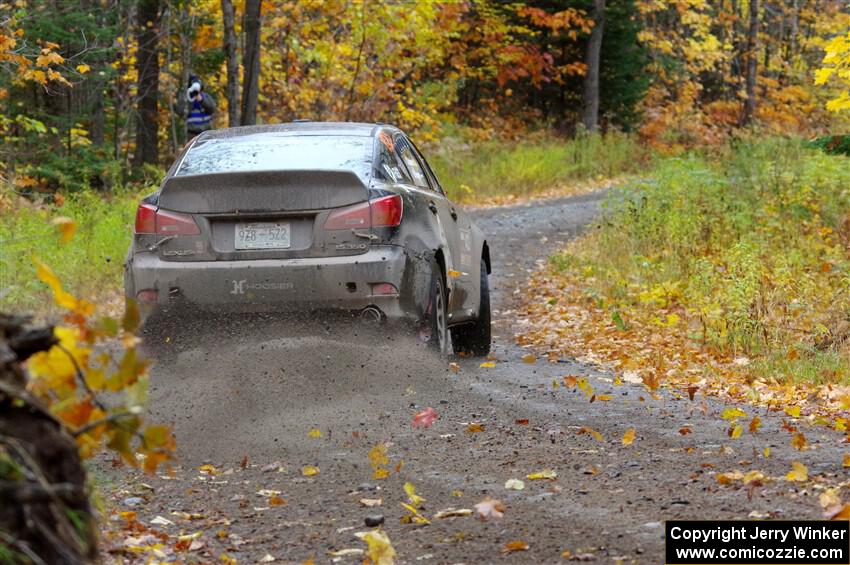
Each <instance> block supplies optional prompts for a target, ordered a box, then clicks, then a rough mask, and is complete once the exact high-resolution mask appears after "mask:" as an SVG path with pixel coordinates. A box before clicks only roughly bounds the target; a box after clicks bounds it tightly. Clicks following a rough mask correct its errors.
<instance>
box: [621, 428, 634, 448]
mask: <svg viewBox="0 0 850 565" xmlns="http://www.w3.org/2000/svg"><path fill="white" fill-rule="evenodd" d="M635 433H636V432H635V429H634V428H629V429H628V430H626V433H624V434H623V445H631V444H632V442H633V441H634V440H635Z"/></svg>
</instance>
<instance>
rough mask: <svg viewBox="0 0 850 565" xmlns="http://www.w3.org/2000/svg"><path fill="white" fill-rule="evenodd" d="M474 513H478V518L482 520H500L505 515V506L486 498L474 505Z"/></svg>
mask: <svg viewBox="0 0 850 565" xmlns="http://www.w3.org/2000/svg"><path fill="white" fill-rule="evenodd" d="M475 511H476V512H478V517H479V518H481V519H482V520H486V519H488V518H501V517H502V516H503V515H504V513H505V505H504V504H502V501H500V500H496V499H495V498H490V497H489V496H488V497H486V498H485V499H484V500H482V501H481V502H479V503H478V504H476V505H475Z"/></svg>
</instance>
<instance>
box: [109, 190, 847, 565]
mask: <svg viewBox="0 0 850 565" xmlns="http://www.w3.org/2000/svg"><path fill="white" fill-rule="evenodd" d="M603 199H604V194H600V193H597V194H594V195H589V196H583V197H574V198H568V199H561V200H551V201H543V202H536V203H533V204H530V205H526V206H517V207H511V208H497V209H490V210H484V211H478V212H476V213H475V216H476V219H477V221H478V223H479V225H480V226H481V227H482V229H483V230H484V231H485V233H487V235H488V239H489V241H490V246H491V249H492V253H491V255H492V257H493V275H492V278H491V286H492V288H493V293H494V295H493V300H494V303H493V304H494V309H495V310H496V312H495V313H494V319H495V323H496V328H495V334H496V337H495V348H494V356H495V358H496V361H495V366H494V367H492V368H481V367H479V364H480V363H481V360H473V359H456V360H454V361H456V362H457V363H458V364H459V366H460V371H459V372H458V373H456V374H455V373H454V372H452V371H450V370H448V367H447V363H446V362H445V361H440V360H438V359H436V358H435V357H433V356H432V355H431V354H429V353H428V352H427V351H425V350H423V348H422V347H421V346H420V345H419V344H418V343H415V342H412V341H407V340H406V339H404V338H401V337H398V336H391V335H390V336H387V335H380V334H378V335H375V334H370V333H369V332H365V331H363V330H362V329H360V328H356V327H354V328H352V327H344V326H343V327H337V326H336V325H328V326H327V327H325V325H323V324H322V323H321V321H318V322H315V321H314V322H313V323H311V324H306V325H302V324H292V323H290V322H288V321H287V320H286V319H285V318H269V319H265V320H256V319H250V320H247V319H230V320H205V321H203V322H199V323H198V324H197V325H196V326H195V327H192V328H191V329H187V330H184V331H181V332H179V333H176V334H175V335H173V336H171V339H170V341H169V343H168V344H167V345H168V347H170V348H172V349H171V352H170V355H168V356H166V357H165V358H164V359H163V361H162V362H161V363H160V364H158V365H157V366H155V367H154V369H153V382H152V390H151V405H152V411H153V413H152V415H151V417H152V420H158V421H164V422H168V423H171V424H172V425H173V426H174V429H175V432H176V436H177V441H178V445H179V450H180V457H181V461H180V465H179V467H178V468H177V469H176V472H175V473H174V475H173V476H172V477H165V478H163V477H161V476H154V477H146V476H143V475H138V474H135V473H129V474H128V473H127V472H126V471H124V470H120V471H115V470H111V469H109V468H108V465H101V467H102V469H101V470H100V471H99V475H100V477H101V481H102V485H103V489H104V490H105V491H107V492H108V493H109V494H108V499H109V500H108V502H109V503H110V504H112V505H114V508H115V509H116V510H133V511H135V512H136V513H137V516H138V519H139V520H140V521H141V522H143V523H145V524H150V522H151V520H153V519H155V517H157V516H161V517H163V518H166V519H168V520H169V521H171V522H173V523H172V524H164V525H154V526H153V527H154V528H155V529H157V530H159V531H161V532H166V533H168V534H169V535H170V536H176V535H178V534H192V533H196V532H200V531H203V534H202V535H201V536H200V537H199V538H198V540H200V542H199V543H198V544H196V546H195V550H194V551H191V552H188V553H183V554H180V553H178V554H177V556H178V557H180V558H181V559H185V560H186V561H188V562H210V561H219V559H220V556H221V554H222V553H226V554H227V555H229V556H230V557H233V558H235V559H237V560H238V562H239V563H257V562H260V561H261V560H262V559H263V558H266V559H267V560H268V559H269V558H268V556H272V557H274V558H275V559H276V562H283V563H300V562H302V561H304V560H307V559H308V558H311V557H312V558H313V559H314V560H315V562H316V563H327V562H332V561H333V562H339V563H360V562H361V561H362V559H363V556H362V555H359V556H358V555H351V556H343V557H333V556H331V555H329V552H333V551H339V550H344V549H352V548H365V544H364V543H363V542H361V541H360V540H358V539H357V538H355V537H354V533H355V532H361V531H367V530H368V529H369V528H367V527H366V526H365V525H364V519H365V518H366V517H367V516H370V515H382V516H383V518H384V520H385V522H384V525H383V530H384V531H385V532H386V533H387V534H388V535H389V538H390V539H391V540H392V544H393V546H394V547H395V550H396V551H397V561H398V562H401V563H433V564H443V563H503V562H504V563H559V562H566V558H565V557H563V556H562V553H563V552H564V551H565V550H566V551H569V552H570V554H571V555H573V556H576V555H582V557H583V558H584V559H591V558H592V559H594V560H595V561H598V562H603V563H605V562H607V563H612V562H622V563H653V564H655V563H662V562H663V557H662V554H663V549H664V540H663V525H662V524H663V521H664V520H667V519H674V518H690V519H712V518H747V517H748V516H756V517H776V518H786V519H803V518H819V517H820V515H821V509H820V506H819V505H818V501H817V496H818V495H819V494H820V492H821V491H820V490H819V489H818V488H816V487H813V486H812V485H811V484H803V483H799V484H801V485H802V486H795V485H796V484H798V483H792V482H788V481H785V480H780V478H781V477H784V476H785V474H786V473H787V472H788V471H789V470H790V469H791V462H792V461H799V462H802V463H803V464H805V465H806V466H807V467H808V471H809V474H810V476H815V475H821V476H822V479H823V480H824V481H825V482H835V481H840V480H845V479H846V478H845V477H842V476H839V475H838V474H839V473H840V471H841V456H842V452H843V450H842V449H841V445H840V444H839V441H840V438H838V437H837V436H835V435H833V434H831V433H830V432H828V431H822V430H821V429H819V428H818V429H815V428H811V427H807V426H805V425H802V428H801V429H803V430H804V431H805V433H806V436H807V438H808V441H809V443H810V445H811V446H812V448H811V449H809V450H806V451H802V452H801V451H797V450H795V449H793V448H792V447H791V446H790V434H789V433H788V432H787V431H785V430H783V429H782V428H781V425H780V424H781V422H782V419H783V418H782V415H776V413H771V414H765V413H764V411H763V410H761V411H757V410H756V409H754V408H752V407H747V406H742V409H743V410H744V411H746V412H747V413H748V414H749V415H753V414H755V413H757V412H758V413H760V415H761V417H762V418H763V420H764V426H763V427H762V428H761V429H760V430H759V431H758V433H757V434H755V435H753V434H749V433H745V434H744V435H743V437H741V438H740V439H734V440H733V439H730V438H729V437H728V436H727V433H726V430H727V429H728V427H729V424H728V422H726V421H724V420H722V419H721V417H720V413H721V411H722V409H723V408H725V407H727V406H725V405H723V404H722V403H720V402H718V401H716V400H710V399H704V398H702V397H701V396H700V395H697V397H696V398H695V400H694V401H690V400H689V399H688V398H687V395H685V397H684V398H682V397H679V396H678V395H675V394H673V393H672V392H670V391H666V392H662V393H661V394H660V399H659V400H655V399H652V398H651V396H650V395H649V394H648V393H647V391H646V390H645V388H644V387H643V386H641V385H637V384H628V383H626V384H624V385H623V386H615V385H614V383H613V381H612V378H611V377H612V376H611V375H608V374H605V373H604V372H601V371H600V370H598V369H596V368H594V367H590V366H586V365H582V364H579V363H576V362H564V361H563V360H562V361H561V362H555V363H550V362H548V361H545V360H542V359H539V360H537V361H536V362H535V363H533V364H529V363H525V362H523V361H522V359H521V357H522V356H523V355H524V354H526V353H528V350H525V349H523V348H521V347H519V346H517V345H515V337H514V334H515V333H516V332H518V331H521V330H522V326H521V321H518V316H517V307H518V304H519V299H520V298H521V294H522V292H523V288H524V285H525V284H526V279H527V275H528V273H529V272H530V271H532V270H534V269H536V268H538V267H539V264H540V263H542V262H544V261H545V260H546V256H547V254H549V253H551V252H553V251H554V250H556V249H557V248H558V247H559V245H561V244H563V243H564V242H565V241H567V240H568V239H570V238H571V237H574V236H575V235H576V234H577V233H579V232H580V231H581V230H582V229H585V228H586V227H587V226H589V225H590V224H591V222H592V221H593V219H594V218H595V217H596V216H597V214H598V212H599V209H600V208H599V207H600V203H601V202H602V200H603ZM355 334H357V335H355ZM565 375H576V376H585V377H588V378H589V381H590V383H591V384H592V386H593V387H594V389H595V390H596V393H597V395H600V394H609V395H611V396H612V400H610V401H608V402H600V401H597V402H593V403H589V402H588V399H587V397H586V396H585V395H584V394H583V393H582V392H581V391H579V390H577V389H570V388H566V387H563V386H561V387H558V388H554V387H553V384H552V383H553V380H560V379H561V377H563V376H565ZM426 407H433V408H434V409H435V410H436V412H437V413H438V415H439V419H438V420H436V422H434V424H433V425H432V426H431V427H430V428H427V429H414V428H413V427H412V425H411V421H412V418H413V416H414V414H415V413H417V412H419V411H421V410H424V409H425V408H426ZM526 420H527V423H526ZM470 423H478V424H480V429H483V431H480V432H475V433H470V432H469V431H467V430H468V428H469V424H470ZM797 425H801V424H797ZM683 427H688V428H690V430H692V433H690V434H687V435H682V434H681V433H680V431H679V430H680V429H681V428H683ZM313 428H318V429H319V430H321V432H322V437H320V438H314V437H310V436H308V432H309V431H310V430H311V429H313ZM582 428H589V429H591V430H594V431H597V432H598V433H599V434H601V438H600V439H597V438H595V437H594V434H592V433H588V432H585V433H580V432H581V431H582ZM629 428H634V429H635V431H636V439H635V441H634V443H632V444H631V445H630V446H624V445H623V444H622V442H621V438H622V436H623V434H624V432H626V430H628V429H629ZM379 443H387V444H389V447H388V450H387V454H388V457H389V463H388V464H387V465H385V466H384V467H385V468H386V469H388V470H389V473H390V474H389V477H387V478H384V479H375V478H373V467H372V465H371V464H370V460H369V457H368V452H369V450H370V449H372V448H373V447H374V446H375V445H377V444H379ZM765 447H770V448H771V453H770V457H769V458H765V457H764V456H763V450H764V448H765ZM246 458H247V466H246V467H245V468H242V467H241V463H242V462H245V460H246ZM204 464H208V465H212V466H213V467H214V468H215V469H216V471H215V474H209V473H204V472H201V471H199V467H200V466H202V465H204ZM305 466H315V467H318V468H319V470H320V472H319V473H318V474H316V475H313V476H310V477H307V476H304V475H303V474H302V469H303V467H305ZM207 469H209V468H207ZM544 469H551V470H553V471H555V472H556V473H557V478H556V479H555V480H529V479H527V478H526V476H527V475H528V474H530V473H535V472H539V471H542V470H544ZM734 470H741V471H743V472H747V471H750V470H759V471H761V472H763V473H764V474H765V475H766V476H768V477H775V478H776V480H769V481H767V482H766V484H764V486H761V487H759V488H753V489H748V488H743V487H736V486H721V485H718V483H717V480H716V476H715V475H716V474H717V473H722V472H729V471H734ZM163 476H164V475H163ZM508 479H520V480H522V481H524V483H525V488H524V489H523V490H507V489H506V488H505V486H504V485H505V482H506V481H507V480H508ZM405 482H410V483H412V484H414V485H415V487H416V492H417V494H419V495H421V496H422V497H424V498H425V501H424V502H423V503H422V505H421V508H420V512H421V514H422V515H423V516H426V517H428V518H431V523H430V524H428V525H417V524H412V523H402V521H401V519H402V517H403V516H405V515H406V514H409V512H408V511H406V510H405V509H404V508H403V507H402V506H401V504H400V503H401V502H403V501H407V495H406V494H405V492H404V490H403V485H404V483H405ZM264 489H265V490H267V491H268V490H271V491H279V493H280V494H279V498H281V499H283V500H285V503H284V504H277V505H270V504H269V498H270V493H268V492H265V493H263V494H258V492H259V491H262V490H264ZM486 496H491V497H493V498H496V499H498V500H501V501H502V502H503V503H504V505H505V508H506V510H505V512H504V517H502V518H500V519H498V518H497V519H489V520H487V521H482V520H479V519H477V518H476V517H475V516H474V515H473V516H466V517H455V518H445V519H435V518H433V515H434V514H435V513H437V512H438V511H440V510H444V509H446V508H450V507H453V508H467V509H472V508H473V507H474V505H475V504H476V503H478V502H480V501H481V500H482V499H483V498H485V497H486ZM364 498H365V499H377V498H380V499H382V505H381V506H377V507H372V508H365V507H363V506H361V504H360V502H359V500H360V499H364ZM181 513H183V514H181ZM193 514H194V515H195V516H194V517H192V518H190V517H189V516H190V515H193ZM114 519H116V520H117V518H114ZM110 529H112V530H118V531H120V528H119V527H118V526H117V525H115V526H113V527H112V528H110ZM121 537H122V536H120V535H119V536H117V537H113V538H112V539H108V540H107V544H106V545H107V546H108V547H111V548H112V549H113V550H116V551H113V552H112V553H110V554H109V555H110V558H111V559H115V560H121V559H129V560H132V559H133V558H132V557H128V556H127V554H124V553H121V552H120V551H117V549H118V548H120V546H121ZM171 539H173V537H172V538H171ZM514 540H521V541H524V542H526V543H527V544H528V549H527V550H525V551H519V552H515V553H510V554H505V553H503V551H502V549H503V547H504V544H505V543H506V542H510V541H514ZM166 545H168V544H166ZM166 549H169V550H170V546H169V547H167V548H166Z"/></svg>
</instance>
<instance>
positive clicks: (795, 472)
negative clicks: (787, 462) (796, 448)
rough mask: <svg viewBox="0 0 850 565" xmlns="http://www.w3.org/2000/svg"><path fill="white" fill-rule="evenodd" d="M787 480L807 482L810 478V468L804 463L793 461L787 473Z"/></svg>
mask: <svg viewBox="0 0 850 565" xmlns="http://www.w3.org/2000/svg"><path fill="white" fill-rule="evenodd" d="M785 480H786V481H799V482H805V481H807V480H809V470H808V469H807V468H806V466H805V465H803V464H802V463H800V462H798V461H793V462H792V463H791V470H790V471H788V474H787V475H785Z"/></svg>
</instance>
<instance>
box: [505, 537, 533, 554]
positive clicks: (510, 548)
mask: <svg viewBox="0 0 850 565" xmlns="http://www.w3.org/2000/svg"><path fill="white" fill-rule="evenodd" d="M527 550H528V543H526V542H524V541H522V540H514V541H509V542H508V543H506V544H505V547H503V548H502V553H513V552H515V551H527Z"/></svg>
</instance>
